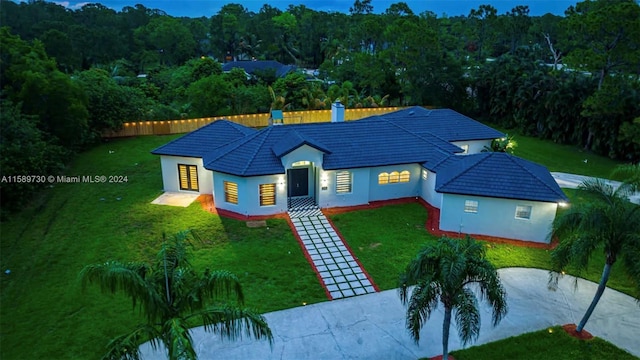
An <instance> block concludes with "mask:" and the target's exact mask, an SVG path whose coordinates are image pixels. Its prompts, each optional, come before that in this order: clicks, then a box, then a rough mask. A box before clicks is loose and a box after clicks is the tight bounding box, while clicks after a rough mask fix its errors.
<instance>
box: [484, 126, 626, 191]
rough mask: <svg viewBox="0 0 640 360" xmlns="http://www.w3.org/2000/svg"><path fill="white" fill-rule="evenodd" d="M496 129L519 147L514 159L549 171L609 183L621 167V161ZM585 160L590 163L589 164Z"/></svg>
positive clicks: (569, 146) (511, 131) (516, 149)
mask: <svg viewBox="0 0 640 360" xmlns="http://www.w3.org/2000/svg"><path fill="white" fill-rule="evenodd" d="M496 129H497V130H500V131H502V132H504V133H508V134H510V135H513V137H514V140H515V141H516V142H517V143H518V146H516V148H515V150H514V155H516V156H519V157H522V158H524V159H527V160H531V161H534V162H537V163H539V164H542V165H544V166H546V167H547V168H548V169H549V171H559V172H565V173H571V174H579V175H589V176H595V177H600V178H605V179H610V178H611V172H612V171H613V169H614V168H615V167H616V166H617V165H619V164H621V162H619V161H615V160H611V159H609V158H607V157H604V156H600V155H595V154H593V153H591V152H589V151H585V150H584V149H581V148H579V147H577V146H572V145H560V144H556V143H553V142H551V141H547V140H540V139H538V138H535V137H530V136H524V135H520V134H517V133H514V132H513V130H505V129H500V128H499V127H496ZM585 160H587V162H586V163H585ZM615 180H620V179H615Z"/></svg>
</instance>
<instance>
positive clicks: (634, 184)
mask: <svg viewBox="0 0 640 360" xmlns="http://www.w3.org/2000/svg"><path fill="white" fill-rule="evenodd" d="M611 175H612V176H614V177H618V176H619V177H623V178H624V180H623V183H624V184H627V185H628V186H629V187H630V188H631V190H632V191H638V189H640V164H623V165H618V166H617V167H616V168H615V169H614V170H613V173H612V174H611Z"/></svg>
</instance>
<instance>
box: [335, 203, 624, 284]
mask: <svg viewBox="0 0 640 360" xmlns="http://www.w3.org/2000/svg"><path fill="white" fill-rule="evenodd" d="M575 194H576V191H570V192H568V195H569V196H570V197H571V198H572V200H573V201H574V202H575V201H578V200H579V197H578V196H576V195H575ZM578 194H579V192H578ZM331 219H332V221H333V223H334V224H335V226H336V227H337V228H338V230H339V231H340V233H342V235H343V236H344V238H345V240H346V241H347V243H348V244H349V246H350V247H351V249H352V250H353V252H354V253H355V255H356V257H358V259H359V260H360V262H361V263H362V264H363V266H364V268H365V269H366V270H367V272H368V273H369V275H371V277H372V278H373V280H374V282H375V283H376V284H377V285H378V287H380V289H382V290H388V289H393V288H396V287H398V278H399V275H400V273H401V272H403V271H404V269H405V266H406V265H407V264H408V263H409V261H410V260H411V259H412V258H413V257H414V256H415V255H416V254H417V253H418V251H419V250H420V249H421V248H422V247H423V246H424V245H425V244H426V243H428V242H431V241H436V240H437V237H435V236H433V235H431V234H429V232H428V231H427V230H426V229H425V227H424V224H425V222H426V219H427V211H426V209H425V208H424V207H423V206H422V205H420V204H418V203H408V204H401V205H389V206H384V207H381V208H377V209H371V210H361V211H354V212H348V213H343V214H337V215H333V216H331ZM486 244H487V257H488V259H489V260H490V261H491V262H492V263H493V264H494V265H495V266H496V267H497V268H503V267H525V268H538V269H550V257H549V256H550V255H549V250H545V249H537V248H528V247H523V246H516V245H507V244H496V243H491V242H486ZM603 266H604V256H603V255H602V253H601V252H597V253H596V254H595V255H594V257H593V259H592V261H591V264H590V266H589V268H588V269H587V271H584V272H582V273H577V272H576V271H575V270H574V269H571V268H570V269H567V273H568V274H570V275H575V276H579V277H582V278H585V279H588V280H591V281H594V282H598V281H599V280H600V275H601V273H602V268H603ZM622 266H623V265H622V264H621V263H620V264H615V265H614V267H613V269H612V271H611V278H610V279H609V282H608V284H607V285H608V286H609V287H611V288H614V289H616V290H619V291H621V292H624V293H626V294H629V295H633V283H632V282H631V281H630V280H629V279H628V278H627V277H626V276H625V274H624V273H623V271H622V270H623V269H622Z"/></svg>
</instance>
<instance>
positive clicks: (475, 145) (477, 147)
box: [451, 140, 491, 155]
mask: <svg viewBox="0 0 640 360" xmlns="http://www.w3.org/2000/svg"><path fill="white" fill-rule="evenodd" d="M451 143H452V144H453V145H456V146H460V147H461V146H462V145H469V151H468V153H467V154H462V153H457V155H469V154H477V153H480V152H482V150H484V147H485V146H487V147H491V140H468V141H452V142H451Z"/></svg>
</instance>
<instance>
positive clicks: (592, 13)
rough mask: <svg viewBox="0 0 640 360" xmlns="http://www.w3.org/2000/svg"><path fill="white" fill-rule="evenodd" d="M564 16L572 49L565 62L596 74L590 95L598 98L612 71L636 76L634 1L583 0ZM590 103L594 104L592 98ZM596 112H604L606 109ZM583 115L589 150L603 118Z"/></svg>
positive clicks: (639, 26) (638, 9)
mask: <svg viewBox="0 0 640 360" xmlns="http://www.w3.org/2000/svg"><path fill="white" fill-rule="evenodd" d="M566 15H567V16H566V19H565V22H564V26H566V28H567V31H568V35H569V45H570V46H571V47H572V49H571V51H570V52H569V53H568V54H567V56H566V57H565V62H566V63H567V64H569V65H570V66H571V67H572V68H574V69H583V70H586V71H589V72H592V73H594V74H597V77H598V88H597V91H596V92H595V93H594V95H593V96H596V97H598V96H600V95H599V93H600V92H602V91H605V90H603V89H602V87H603V86H604V84H605V80H606V79H607V78H608V77H609V76H610V75H611V73H612V72H616V71H625V70H631V71H632V72H636V73H637V71H638V68H637V66H638V65H637V64H639V63H640V5H638V3H637V2H635V1H633V0H615V1H589V0H587V1H583V2H579V3H577V4H576V6H575V7H573V6H572V7H570V8H569V9H568V10H567V12H566ZM612 19H615V21H612ZM592 101H593V102H598V100H597V99H595V98H594V99H593V100H592ZM601 105H604V104H601ZM599 109H600V110H602V111H606V106H605V107H601V108H599ZM585 110H587V109H585ZM594 110H595V109H594ZM583 116H586V117H588V118H589V119H590V121H589V128H588V136H587V139H586V141H585V143H584V146H585V148H586V149H590V148H591V145H592V143H593V140H594V136H595V135H596V133H597V131H598V130H597V127H598V126H599V124H600V123H601V122H603V121H605V120H606V117H607V115H606V113H599V112H598V110H595V111H589V110H587V111H586V112H585V113H584V114H583Z"/></svg>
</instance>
